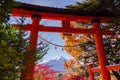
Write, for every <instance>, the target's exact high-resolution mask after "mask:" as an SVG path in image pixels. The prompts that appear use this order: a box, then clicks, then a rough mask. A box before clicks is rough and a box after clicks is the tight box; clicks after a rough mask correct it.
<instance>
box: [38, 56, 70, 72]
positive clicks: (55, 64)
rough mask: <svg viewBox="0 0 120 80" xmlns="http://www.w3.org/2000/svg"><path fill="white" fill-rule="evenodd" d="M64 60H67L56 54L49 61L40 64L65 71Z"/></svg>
mask: <svg viewBox="0 0 120 80" xmlns="http://www.w3.org/2000/svg"><path fill="white" fill-rule="evenodd" d="M64 60H66V61H68V60H67V59H66V58H64V57H63V56H56V57H54V58H52V59H50V60H49V61H43V62H41V63H40V64H43V65H47V66H50V67H51V69H53V70H56V71H59V72H66V71H65V69H64Z"/></svg>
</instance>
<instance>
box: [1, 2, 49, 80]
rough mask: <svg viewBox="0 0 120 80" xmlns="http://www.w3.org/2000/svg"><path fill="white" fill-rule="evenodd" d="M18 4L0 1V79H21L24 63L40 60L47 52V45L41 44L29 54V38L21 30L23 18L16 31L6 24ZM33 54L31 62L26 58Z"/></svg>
mask: <svg viewBox="0 0 120 80" xmlns="http://www.w3.org/2000/svg"><path fill="white" fill-rule="evenodd" d="M19 5H20V4H18V3H16V2H14V1H13V0H1V1H0V79H1V80H15V79H17V78H20V77H21V71H22V70H23V69H25V68H26V62H27V63H31V62H32V61H33V60H34V61H37V60H39V59H41V58H42V57H43V56H44V55H45V54H46V53H47V50H48V44H46V43H43V42H41V44H39V47H38V48H37V50H35V51H32V52H30V51H29V50H28V45H29V37H27V38H26V35H27V34H26V33H25V32H24V31H23V30H22V29H21V27H23V26H22V24H23V22H24V18H21V19H20V21H21V26H20V28H19V30H16V29H15V28H14V26H12V25H10V24H9V23H8V21H9V19H10V13H11V12H12V9H13V7H14V6H19ZM30 54H35V55H36V56H35V57H34V58H32V59H31V60H29V61H28V60H27V59H26V56H29V55H30Z"/></svg>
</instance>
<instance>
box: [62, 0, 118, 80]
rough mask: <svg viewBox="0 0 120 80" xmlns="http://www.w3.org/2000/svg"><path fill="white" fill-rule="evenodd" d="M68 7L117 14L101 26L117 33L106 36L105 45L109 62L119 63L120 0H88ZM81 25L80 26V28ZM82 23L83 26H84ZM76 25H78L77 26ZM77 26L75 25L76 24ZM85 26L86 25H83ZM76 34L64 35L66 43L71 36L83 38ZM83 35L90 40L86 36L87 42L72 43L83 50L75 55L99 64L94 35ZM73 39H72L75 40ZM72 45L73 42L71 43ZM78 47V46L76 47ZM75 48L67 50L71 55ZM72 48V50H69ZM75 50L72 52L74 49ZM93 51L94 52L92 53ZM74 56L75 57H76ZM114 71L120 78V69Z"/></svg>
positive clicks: (80, 58) (85, 62) (78, 58)
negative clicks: (109, 21)
mask: <svg viewBox="0 0 120 80" xmlns="http://www.w3.org/2000/svg"><path fill="white" fill-rule="evenodd" d="M67 8H68V9H79V10H83V11H88V12H92V11H102V10H103V11H104V10H107V11H111V12H112V13H113V14H114V15H115V19H114V20H113V21H111V23H104V24H101V28H103V29H107V30H111V29H112V30H113V31H114V32H115V33H116V35H115V36H104V45H105V51H106V57H107V59H108V64H109V65H112V64H119V63H120V62H119V60H120V58H119V57H120V55H119V53H120V52H119V50H120V46H119V44H120V37H119V36H120V28H119V26H120V25H119V22H120V18H119V17H120V15H119V13H120V11H119V9H120V1H119V0H86V1H84V2H82V3H79V2H77V3H76V4H75V5H70V6H67ZM77 24H79V25H80V24H81V23H78V22H75V23H74V25H77ZM82 24H83V23H82ZM85 24H86V23H84V24H83V25H85ZM79 25H77V26H78V28H79ZM83 25H82V26H83ZM77 26H76V27H77ZM74 27H75V26H74ZM83 27H84V26H83ZM87 27H88V28H89V25H88V24H87ZM73 35H74V34H72V36H70V37H68V36H67V37H66V36H64V37H65V38H64V39H65V40H66V44H68V43H70V42H67V41H70V40H71V37H72V38H74V40H75V39H76V38H77V39H76V41H75V42H77V40H79V39H81V38H82V37H81V36H80V37H78V36H77V35H76V37H75V36H73ZM82 36H87V37H88V39H89V40H87V41H86V39H85V38H84V41H86V42H85V43H84V42H83V39H82V42H81V41H78V42H77V43H73V44H72V45H76V44H78V45H79V47H80V48H79V47H78V46H77V47H78V48H79V49H81V52H82V53H81V52H80V51H79V52H78V53H76V54H75V55H74V56H75V58H76V59H77V60H79V61H80V62H81V61H82V62H84V64H87V63H89V62H93V64H94V66H98V59H97V54H96V48H95V44H94V39H93V37H92V36H90V35H82ZM74 40H73V39H72V40H71V42H72V41H74ZM70 45H71V44H70ZM74 48H76V46H75V47H74ZM74 48H69V49H66V51H67V52H69V53H70V54H71V55H73V54H74V50H75V49H74ZM69 50H70V51H69ZM71 50H72V51H73V52H72V51H71ZM91 51H92V53H91ZM78 54H82V55H80V56H79V55H78ZM74 56H73V57H74ZM112 73H113V74H114V75H115V76H116V77H117V78H118V80H119V79H120V74H119V73H120V72H119V71H115V70H113V71H112Z"/></svg>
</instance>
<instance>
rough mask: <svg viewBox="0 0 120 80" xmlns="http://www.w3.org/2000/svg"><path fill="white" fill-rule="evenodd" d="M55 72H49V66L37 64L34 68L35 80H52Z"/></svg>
mask: <svg viewBox="0 0 120 80" xmlns="http://www.w3.org/2000/svg"><path fill="white" fill-rule="evenodd" d="M56 73H57V71H54V70H51V69H50V66H45V65H41V64H38V65H37V66H36V67H35V74H34V77H35V80H54V78H55V76H56Z"/></svg>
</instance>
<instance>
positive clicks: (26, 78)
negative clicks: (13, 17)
mask: <svg viewBox="0 0 120 80" xmlns="http://www.w3.org/2000/svg"><path fill="white" fill-rule="evenodd" d="M31 17H32V26H31V29H30V31H31V32H30V41H29V47H28V50H29V53H28V55H27V56H26V57H25V58H26V59H25V61H26V63H25V65H26V69H25V70H23V71H22V74H21V80H34V78H33V77H34V67H35V57H36V47H37V40H38V27H39V22H40V20H41V16H40V15H37V14H33V15H32V16H31Z"/></svg>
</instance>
